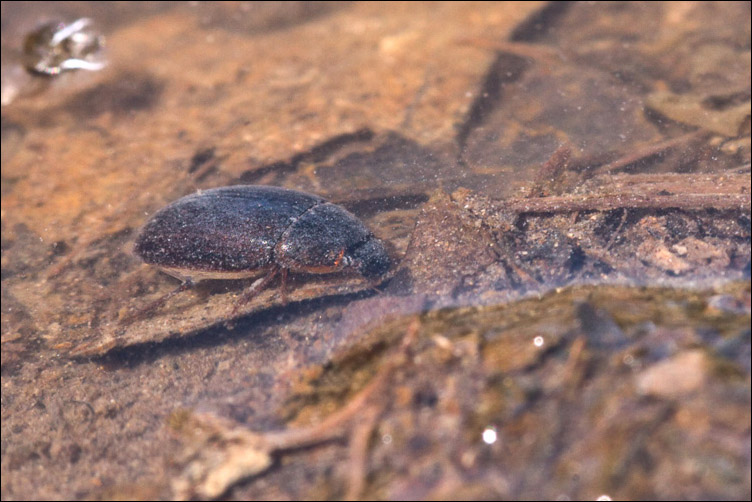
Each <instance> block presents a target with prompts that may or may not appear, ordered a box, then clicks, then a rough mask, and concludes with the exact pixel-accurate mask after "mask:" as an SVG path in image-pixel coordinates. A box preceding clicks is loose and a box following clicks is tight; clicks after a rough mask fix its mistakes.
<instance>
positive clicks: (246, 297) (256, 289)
mask: <svg viewBox="0 0 752 502" xmlns="http://www.w3.org/2000/svg"><path fill="white" fill-rule="evenodd" d="M279 271H280V267H274V268H273V269H272V270H271V271H270V272H269V273H268V274H267V276H266V277H264V278H263V279H261V280H260V281H256V283H255V284H254V285H253V286H251V288H250V289H249V290H248V291H246V292H245V293H244V294H243V296H241V297H240V300H238V301H237V302H236V303H235V308H233V309H232V313H231V314H230V317H235V315H236V314H237V313H238V310H240V307H242V306H243V305H245V304H246V303H248V302H249V301H251V299H252V298H253V297H254V296H256V295H257V294H259V293H260V292H261V290H262V289H264V288H265V287H266V286H267V284H269V283H270V282H272V279H274V278H275V277H276V276H277V274H278V273H279Z"/></svg>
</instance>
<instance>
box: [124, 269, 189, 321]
mask: <svg viewBox="0 0 752 502" xmlns="http://www.w3.org/2000/svg"><path fill="white" fill-rule="evenodd" d="M195 284H196V283H194V282H193V281H192V280H190V279H186V280H185V281H183V283H182V284H181V285H180V286H178V287H177V288H175V289H173V290H172V291H170V292H169V293H167V294H166V295H163V296H162V297H161V298H158V299H157V300H154V301H153V302H151V303H150V304H149V305H147V306H146V307H144V308H142V309H141V310H137V311H136V312H134V313H133V314H132V315H126V316H125V317H124V318H122V319H121V320H120V322H121V323H122V322H124V321H130V322H132V321H135V320H137V319H139V318H141V317H143V316H144V315H146V314H148V313H149V312H151V311H153V310H156V309H158V308H159V307H161V306H162V305H164V304H165V303H167V300H169V299H170V298H172V297H173V296H175V295H177V294H178V293H182V292H183V291H185V290H187V289H190V288H192V287H193V286H195Z"/></svg>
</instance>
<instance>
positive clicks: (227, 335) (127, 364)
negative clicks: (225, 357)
mask: <svg viewBox="0 0 752 502" xmlns="http://www.w3.org/2000/svg"><path fill="white" fill-rule="evenodd" d="M228 282H235V281H228ZM238 282H240V281H238ZM214 288H221V286H220V285H214V284H212V285H211V287H210V288H209V289H211V290H213V289H214ZM378 293H379V292H378V291H376V290H372V289H365V290H362V291H358V292H355V293H348V294H334V295H329V296H319V297H315V298H310V299H305V300H299V301H295V302H290V303H288V304H287V305H280V304H277V305H274V306H271V307H269V308H267V309H263V310H260V311H256V312H254V313H252V314H250V315H245V316H240V317H238V318H237V319H235V320H234V322H233V326H232V327H231V328H228V327H227V326H226V325H225V323H224V322H218V323H217V324H215V325H213V326H211V327H208V328H206V329H204V330H200V331H197V332H196V333H194V334H192V335H187V336H183V337H175V338H167V339H164V340H161V341H154V342H142V343H136V344H133V345H128V346H124V347H115V348H113V349H111V350H109V351H107V352H106V353H104V354H102V355H96V356H88V357H74V358H73V360H76V361H78V362H80V363H85V362H94V363H95V364H101V365H102V366H103V367H104V368H106V369H108V370H112V371H115V370H118V369H125V368H135V367H138V366H140V365H142V364H149V363H153V362H154V361H157V360H159V359H161V358H163V357H167V356H171V355H179V354H183V353H187V352H191V351H194V350H201V349H209V348H213V347H217V346H220V345H223V344H226V343H229V342H231V341H234V340H239V339H246V340H248V341H251V342H253V343H254V344H258V345H259V346H262V345H264V344H268V343H269V342H270V341H275V342H276V341H279V339H276V338H274V337H269V336H267V335H266V334H267V332H268V330H269V328H272V327H274V326H283V325H286V324H288V323H291V322H292V321H294V320H296V319H298V318H300V317H305V316H309V315H312V314H314V313H315V312H318V311H321V310H325V309H327V308H330V307H338V306H342V307H343V306H346V305H348V304H350V303H352V302H354V301H357V300H363V299H366V298H369V297H372V296H375V295H377V294H378Z"/></svg>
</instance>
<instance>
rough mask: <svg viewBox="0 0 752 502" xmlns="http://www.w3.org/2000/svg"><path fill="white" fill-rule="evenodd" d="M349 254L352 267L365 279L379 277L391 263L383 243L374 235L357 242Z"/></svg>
mask: <svg viewBox="0 0 752 502" xmlns="http://www.w3.org/2000/svg"><path fill="white" fill-rule="evenodd" d="M349 255H350V259H351V263H352V267H353V268H354V269H355V270H357V271H358V272H360V274H361V275H362V276H363V277H365V278H366V279H376V278H378V277H381V276H382V275H384V274H385V273H386V272H387V270H389V265H390V264H391V261H390V260H389V255H388V254H387V252H386V248H385V247H384V243H383V242H381V241H380V240H379V239H377V238H375V237H371V238H370V239H368V240H367V241H364V242H362V243H360V244H358V245H357V246H356V247H355V248H353V249H352V250H351V251H350V253H349Z"/></svg>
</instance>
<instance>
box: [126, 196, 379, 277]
mask: <svg viewBox="0 0 752 502" xmlns="http://www.w3.org/2000/svg"><path fill="white" fill-rule="evenodd" d="M134 251H135V252H136V254H137V255H139V256H140V257H141V259H143V260H144V261H145V262H146V263H149V264H152V265H156V266H158V267H160V268H161V269H162V270H164V271H165V272H167V273H170V274H171V275H174V276H176V277H178V278H181V279H183V280H184V281H187V282H194V281H197V280H202V279H232V278H243V277H253V276H256V275H262V274H264V273H268V274H276V273H277V272H278V271H280V270H281V271H283V272H286V271H287V270H291V271H293V272H305V273H330V272H337V271H341V270H355V271H357V272H359V273H360V274H361V275H363V276H364V277H366V278H368V279H374V278H377V277H380V276H382V275H383V274H384V273H386V271H387V270H388V269H389V264H390V260H389V256H388V255H387V252H386V249H385V247H384V244H383V243H382V242H381V241H380V240H379V239H377V238H376V237H374V236H373V234H372V233H371V232H370V231H369V230H368V229H367V228H366V226H365V225H364V224H363V223H362V222H361V221H360V220H359V219H358V218H356V217H355V216H354V215H353V214H351V213H349V212H348V211H347V210H345V209H344V208H343V207H341V206H338V205H336V204H332V203H330V202H327V201H326V200H324V199H322V198H321V197H318V196H316V195H311V194H307V193H304V192H299V191H296V190H288V189H284V188H277V187H268V186H258V185H236V186H229V187H222V188H214V189H211V190H204V191H202V192H198V193H195V194H193V195H188V196H186V197H183V198H182V199H179V200H177V201H175V202H173V203H172V204H170V205H168V206H166V207H165V208H163V209H161V210H160V211H158V212H157V213H156V214H155V215H154V216H153V217H152V219H151V220H149V222H147V224H146V225H145V226H144V228H143V229H142V230H141V233H140V235H139V236H138V239H137V240H136V245H135V248H134ZM283 277H284V275H283Z"/></svg>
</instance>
